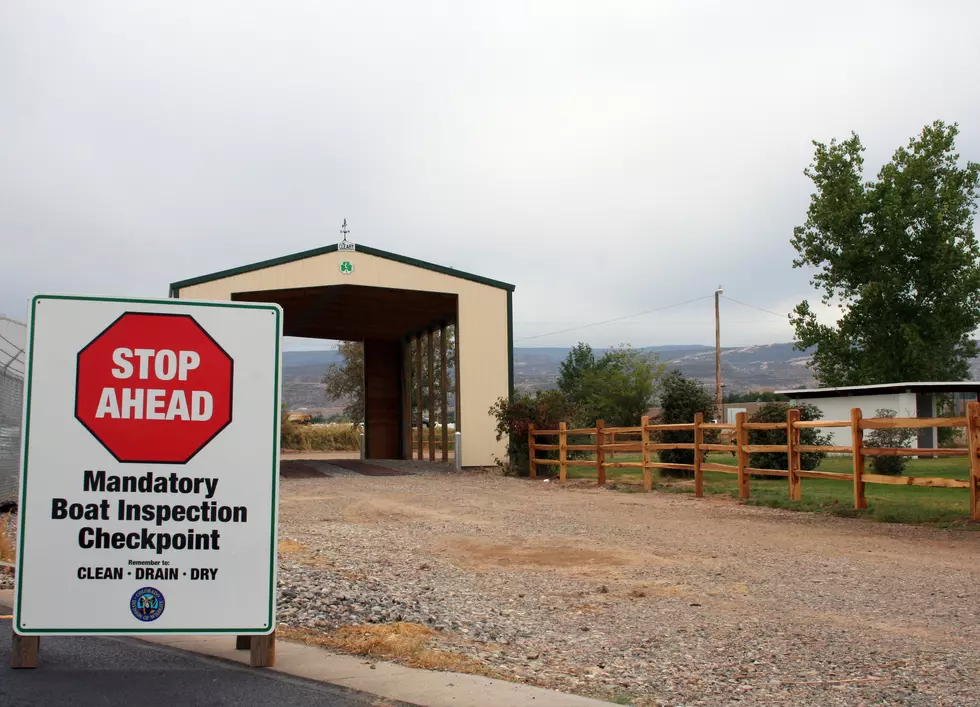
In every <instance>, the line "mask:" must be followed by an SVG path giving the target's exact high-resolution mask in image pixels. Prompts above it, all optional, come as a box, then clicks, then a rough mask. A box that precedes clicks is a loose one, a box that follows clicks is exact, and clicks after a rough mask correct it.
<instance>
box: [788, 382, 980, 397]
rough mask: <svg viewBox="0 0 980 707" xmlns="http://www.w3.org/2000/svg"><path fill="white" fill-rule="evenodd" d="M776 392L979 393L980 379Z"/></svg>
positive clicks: (841, 394) (808, 394)
mask: <svg viewBox="0 0 980 707" xmlns="http://www.w3.org/2000/svg"><path fill="white" fill-rule="evenodd" d="M775 392H776V393H778V394H780V395H786V396H789V397H790V398H798V399H803V398H843V397H847V396H850V395H881V394H885V393H905V392H909V393H978V394H980V381H908V382H904V383H877V384H874V385H847V386H841V387H839V388H802V389H800V390H777V391H775Z"/></svg>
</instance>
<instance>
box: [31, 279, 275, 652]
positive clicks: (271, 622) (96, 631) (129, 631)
mask: <svg viewBox="0 0 980 707" xmlns="http://www.w3.org/2000/svg"><path fill="white" fill-rule="evenodd" d="M43 300H72V301H77V302H119V303H122V304H162V305H173V304H179V305H181V306H186V307H229V308H232V309H266V310H269V311H271V312H274V313H275V315H276V376H275V381H274V386H273V401H272V402H273V406H274V410H275V411H276V412H275V415H274V416H273V434H272V439H273V445H272V509H271V511H272V513H271V515H272V532H271V543H272V545H271V550H272V552H271V553H270V554H271V557H270V558H269V618H268V623H267V624H266V625H265V626H262V627H259V628H255V627H252V628H220V629H196V628H158V629H153V628H126V629H115V628H110V629H100V628H68V629H57V628H42V629H31V628H24V627H23V626H21V625H20V618H21V617H20V614H21V607H22V606H23V594H22V592H23V577H24V575H23V572H22V569H23V567H24V535H25V533H24V526H25V524H26V522H27V521H26V518H27V505H26V503H25V501H26V500H27V457H28V451H29V448H30V445H29V441H30V435H31V383H32V378H33V369H34V365H33V364H34V315H35V313H36V310H37V305H38V303H39V302H41V301H43ZM30 332H31V335H30V341H29V342H28V350H29V351H30V354H29V355H28V357H27V371H26V379H27V384H26V386H27V396H26V401H25V403H24V438H23V441H22V443H21V472H20V504H19V505H20V512H19V513H18V514H17V515H18V516H19V522H18V525H17V532H18V533H19V538H18V551H17V593H16V599H17V600H16V602H14V603H15V607H14V630H15V631H16V632H17V633H19V634H21V635H22V636H41V635H50V634H54V635H63V636H67V635H79V634H89V635H103V636H104V635H123V636H130V635H137V634H154V633H170V634H198V635H201V634H210V635H217V634H228V633H232V634H268V633H272V632H273V631H274V630H275V628H276V626H275V615H274V614H275V611H274V608H275V605H276V552H277V547H276V531H277V520H278V506H277V502H278V500H279V378H280V373H281V371H280V367H281V365H282V355H281V353H280V350H279V349H280V345H281V342H282V310H281V309H280V308H279V307H278V306H277V305H270V304H246V303H238V302H197V301H194V300H181V299H130V298H126V297H95V296H76V295H35V296H34V297H33V298H32V299H31V320H30Z"/></svg>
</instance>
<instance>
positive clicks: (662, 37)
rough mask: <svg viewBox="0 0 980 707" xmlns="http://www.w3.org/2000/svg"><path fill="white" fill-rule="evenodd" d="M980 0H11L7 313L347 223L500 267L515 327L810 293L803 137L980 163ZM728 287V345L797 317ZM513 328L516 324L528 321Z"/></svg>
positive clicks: (2, 21)
mask: <svg viewBox="0 0 980 707" xmlns="http://www.w3.org/2000/svg"><path fill="white" fill-rule="evenodd" d="M978 26H980V3H977V2H976V1H975V0H964V1H962V2H954V1H947V2H942V1H939V2H937V1H935V0H933V1H932V2H928V3H927V2H921V1H917V2H895V1H894V0H892V1H890V2H861V1H860V0H848V1H847V2H837V1H826V0H825V1H823V2H820V3H815V2H811V3H807V4H806V5H804V4H803V3H797V2H785V0H784V1H782V2H775V1H774V2H749V1H743V2H737V3H736V2H725V1H722V0H719V1H717V2H694V1H684V2H682V1H681V0H676V1H674V2H651V1H637V2H607V1H604V2H599V1H598V0H595V1H594V2H580V3H574V2H569V1H568V0H555V1H554V2H528V1H527V0H521V1H518V2H504V1H501V0H495V1H493V2H490V1H487V2H482V3H471V2H460V1H459V0H447V1H446V2H442V3H424V2H411V3H406V2H366V1H364V0H358V1H356V2H324V1H318V2H298V1H292V2H281V1H275V2H267V3H266V2H250V1H243V0H238V1H237V2H189V1H188V2H152V3H150V2H139V1H135V0H129V1H127V2H118V1H115V2H97V1H95V0H86V1H85V2H75V1H74V0H66V1H63V2H51V1H45V0H5V1H4V2H2V3H0V105H2V107H0V312H2V313H7V314H9V315H11V316H15V317H18V318H23V317H24V316H25V314H26V301H27V299H28V298H29V297H30V295H32V294H33V293H36V292H41V291H46V292H76V293H97V294H116V295H144V296H147V295H155V296H165V295H166V294H167V285H168V283H169V282H171V281H173V280H178V279H183V278H187V277H192V276H195V275H200V274H204V273H207V272H211V271H214V270H218V269H223V268H227V267H233V266H236V265H241V264H244V263H249V262H253V261H256V260H261V259H264V258H270V257H275V256H278V255H282V254H286V253H291V252H295V251H299V250H305V249H308V248H314V247H317V246H321V245H324V244H327V243H332V242H335V241H336V240H338V233H337V231H338V228H339V226H340V222H341V220H342V219H344V218H347V219H348V220H349V223H350V227H351V235H352V237H353V239H354V240H355V241H356V242H359V243H363V244H366V245H371V246H374V247H377V248H382V249H385V250H390V251H394V252H397V253H402V254H405V255H410V256H414V257H417V258H421V259H424V260H430V261H433V262H436V263H440V264H444V265H450V266H453V267H455V268H458V269H460V270H467V271H470V272H474V273H478V274H481V275H486V276H488V277H492V278H496V279H500V280H505V281H508V282H512V283H514V284H516V285H517V291H516V295H515V332H516V337H517V339H518V345H522V346H523V345H526V346H530V345H535V346H564V345H568V344H571V343H574V342H575V341H577V340H580V339H582V340H586V341H589V342H590V343H592V344H593V345H595V346H607V345H610V344H617V343H621V342H630V343H633V344H634V345H653V344H670V343H711V342H713V337H714V328H713V319H712V302H711V299H710V297H709V298H707V299H703V300H701V301H699V302H696V303H693V304H689V305H686V306H683V307H677V308H674V309H668V310H665V311H663V312H658V313H653V314H648V315H645V316H641V317H636V318H633V319H628V320H624V321H620V322H615V323H610V324H606V325H602V326H597V327H591V328H588V329H584V330H582V331H579V332H568V333H564V334H557V335H554V336H545V337H539V338H534V339H527V338H525V337H531V336H536V335H540V334H544V333H548V332H552V331H555V330H560V329H566V328H569V327H572V326H575V325H576V324H582V323H587V322H593V321H599V320H605V319H609V318H613V317H617V316H621V315H627V314H632V313H635V312H641V311H645V310H650V309H654V308H657V307H662V306H665V305H669V304H672V303H676V302H681V301H685V300H690V299H693V298H696V297H701V296H710V295H711V293H712V292H713V291H714V289H715V287H717V286H718V285H719V284H722V285H724V287H725V291H726V294H728V295H730V296H732V297H734V298H735V299H738V300H741V301H744V302H747V303H750V304H753V305H756V306H759V307H763V308H765V309H769V310H773V311H775V312H777V313H782V312H787V311H788V310H789V309H790V308H791V307H792V306H793V305H794V304H795V303H796V302H798V301H800V300H801V299H803V298H804V297H807V296H810V297H811V298H814V299H815V297H813V293H812V290H811V289H810V288H809V286H808V279H809V277H808V275H807V274H806V273H804V272H801V271H799V270H792V269H791V267H790V264H791V260H792V257H793V251H792V248H791V247H790V245H789V242H788V241H789V238H790V235H791V232H792V228H793V226H794V225H797V224H799V223H802V221H803V219H804V217H805V210H806V206H807V201H808V195H809V193H810V191H811V188H810V187H811V185H810V183H809V182H808V181H807V180H806V178H805V177H804V176H803V174H802V170H803V168H804V167H805V166H806V165H807V163H808V162H809V160H810V157H811V154H812V147H811V145H810V141H811V140H812V139H820V140H829V139H830V138H831V137H846V136H847V135H848V134H849V131H851V130H854V131H856V132H858V133H859V134H860V135H861V137H862V139H863V141H864V143H865V146H866V147H867V148H868V151H867V155H866V156H867V167H868V168H869V176H873V174H874V172H876V171H877V168H878V167H879V166H880V164H881V163H882V162H883V161H884V160H886V159H887V158H888V157H889V156H890V155H891V153H892V151H893V150H894V149H895V148H896V147H897V146H899V145H900V144H903V143H904V142H905V141H906V140H907V139H908V138H909V137H911V136H912V135H914V134H915V133H917V132H918V131H919V130H920V129H921V127H922V126H923V125H924V124H925V123H928V122H931V121H932V120H934V119H937V118H941V119H944V120H947V121H958V122H959V123H960V125H961V130H962V132H961V135H960V140H959V151H960V153H961V154H962V155H963V157H964V159H967V158H968V159H973V160H980V91H977V90H976V83H977V77H978V69H980V44H978V42H977V37H976V30H977V27H978ZM791 338H792V332H791V329H790V327H789V326H788V324H787V323H786V321H785V319H784V318H781V317H777V316H773V315H772V314H766V313H763V312H760V311H757V310H753V309H749V308H746V307H742V306H740V305H737V304H734V303H732V302H728V301H725V302H724V304H723V343H724V344H726V345H747V344H753V343H770V342H778V341H788V340H790V339H791ZM522 339H523V340H522Z"/></svg>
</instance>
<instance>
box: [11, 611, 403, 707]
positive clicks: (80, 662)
mask: <svg viewBox="0 0 980 707" xmlns="http://www.w3.org/2000/svg"><path fill="white" fill-rule="evenodd" d="M10 631H11V628H10V620H9V619H6V620H2V621H0V671H2V673H3V676H2V678H0V705H3V706H4V707H61V706H62V705H65V706H66V707H67V706H69V705H70V706H71V707H88V706H89V705H92V706H93V707H94V706H95V705H98V707H157V706H158V705H159V706H160V707H198V706H200V707H224V706H225V705H227V706H228V707H232V706H233V707H242V705H270V706H276V707H307V706H309V707H313V706H314V705H316V707H324V706H329V707H369V706H370V707H388V706H391V707H395V706H397V705H404V703H398V702H392V701H388V700H385V699H383V698H379V697H375V696H373V695H367V694H365V693H362V692H356V691H353V690H349V689H347V688H344V687H340V686H338V685H331V684H328V683H318V682H312V681H308V680H302V679H299V678H294V677H290V676H288V675H283V674H280V673H276V672H273V671H270V670H262V669H250V668H246V667H243V666H240V665H238V664H236V663H231V662H227V661H223V660H219V659H216V658H210V657H207V656H201V655H197V654H195V653H186V652H184V651H179V650H176V649H173V648H168V647H166V646H158V645H151V644H148V643H144V642H142V641H138V640H135V639H131V638H115V637H112V638H109V637H78V638H75V637H65V636H52V637H42V638H41V652H40V657H39V660H38V667H37V669H35V670H12V669H10V668H9V667H8V666H9V665H10ZM406 707H407V706H406Z"/></svg>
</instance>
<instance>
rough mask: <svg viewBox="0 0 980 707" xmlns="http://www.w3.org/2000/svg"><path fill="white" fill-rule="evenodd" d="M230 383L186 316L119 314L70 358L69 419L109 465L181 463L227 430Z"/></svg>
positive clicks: (219, 357) (214, 348)
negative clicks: (73, 364) (73, 371)
mask: <svg viewBox="0 0 980 707" xmlns="http://www.w3.org/2000/svg"><path fill="white" fill-rule="evenodd" d="M233 378H234V362H233V361H232V359H231V356H229V355H228V354H227V353H226V352H225V350H224V349H222V348H221V346H219V345H218V342H216V341H215V340H214V339H212V338H211V336H210V335H209V334H208V333H207V332H206V331H204V329H203V328H202V327H201V325H200V324H198V323H197V321H196V320H195V319H194V318H193V317H192V316H190V315H189V314H160V313H146V312H126V313H125V314H123V315H122V316H121V317H119V318H118V319H117V320H116V321H114V322H113V323H112V324H110V325H109V326H108V328H106V330H105V331H103V332H102V333H101V334H99V335H98V336H97V337H95V338H94V339H93V340H92V341H91V342H90V343H89V344H88V345H87V346H86V347H85V348H83V349H82V350H81V351H79V352H78V369H77V376H76V380H75V417H76V418H77V419H78V421H79V422H81V423H82V425H84V426H85V429H87V430H88V431H89V432H91V433H92V434H93V435H94V436H95V438H96V439H97V440H99V442H101V443H102V446H104V447H105V448H106V449H107V450H108V451H109V453H110V454H112V456H113V457H115V458H116V460H117V461H120V462H127V463H143V464H186V463H187V462H188V461H189V460H190V459H191V458H192V457H193V456H194V455H195V454H197V453H198V452H200V451H201V450H202V449H203V448H204V447H205V446H206V445H207V444H208V442H210V441H211V440H212V439H214V438H215V437H216V436H217V435H218V433H219V432H221V430H223V429H224V428H225V427H227V426H228V425H229V424H230V423H231V402H232V389H233Z"/></svg>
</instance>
